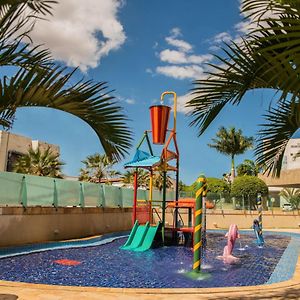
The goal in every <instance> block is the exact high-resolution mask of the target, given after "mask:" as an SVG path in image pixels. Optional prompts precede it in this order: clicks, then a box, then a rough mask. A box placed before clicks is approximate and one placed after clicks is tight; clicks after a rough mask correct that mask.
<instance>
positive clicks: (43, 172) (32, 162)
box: [13, 147, 64, 178]
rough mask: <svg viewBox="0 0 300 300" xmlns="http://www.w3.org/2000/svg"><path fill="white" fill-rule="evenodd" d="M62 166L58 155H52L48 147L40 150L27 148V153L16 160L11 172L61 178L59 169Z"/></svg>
mask: <svg viewBox="0 0 300 300" xmlns="http://www.w3.org/2000/svg"><path fill="white" fill-rule="evenodd" d="M63 165H64V163H63V162H61V161H60V160H59V154H58V153H54V152H53V151H52V150H51V149H50V147H48V148H47V149H46V150H42V149H41V148H40V147H39V148H38V149H36V150H34V149H33V148H29V150H28V153H27V154H24V155H22V156H20V157H19V158H17V159H16V161H15V163H14V165H13V171H14V172H17V173H23V174H31V175H37V176H47V177H54V178H62V177H63V176H62V171H61V167H62V166H63Z"/></svg>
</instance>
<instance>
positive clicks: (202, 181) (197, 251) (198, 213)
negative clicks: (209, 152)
mask: <svg viewBox="0 0 300 300" xmlns="http://www.w3.org/2000/svg"><path fill="white" fill-rule="evenodd" d="M196 187H197V190H196V208H195V227H194V247H193V250H194V262H193V271H194V272H200V270H201V251H202V230H201V228H202V198H203V194H204V192H205V190H206V187H207V184H206V178H205V177H204V176H200V177H199V178H198V179H197V186H196Z"/></svg>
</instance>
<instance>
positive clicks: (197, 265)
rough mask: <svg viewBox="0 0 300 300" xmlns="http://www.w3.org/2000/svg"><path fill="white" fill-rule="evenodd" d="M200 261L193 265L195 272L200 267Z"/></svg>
mask: <svg viewBox="0 0 300 300" xmlns="http://www.w3.org/2000/svg"><path fill="white" fill-rule="evenodd" d="M200 262H201V261H200V260H198V261H196V262H195V263H194V264H193V270H195V269H198V267H199V266H200Z"/></svg>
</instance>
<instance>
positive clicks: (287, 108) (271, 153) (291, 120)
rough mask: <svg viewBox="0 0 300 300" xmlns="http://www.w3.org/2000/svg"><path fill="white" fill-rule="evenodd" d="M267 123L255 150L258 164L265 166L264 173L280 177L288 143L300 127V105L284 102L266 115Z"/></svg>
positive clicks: (263, 127)
mask: <svg viewBox="0 0 300 300" xmlns="http://www.w3.org/2000/svg"><path fill="white" fill-rule="evenodd" d="M264 117H265V119H266V121H267V123H266V124H263V125H261V126H262V129H261V130H260V131H259V138H258V144H257V147H256V149H255V155H256V156H257V163H258V164H259V165H260V164H264V165H265V170H264V172H265V173H267V174H268V175H269V174H272V176H279V175H280V171H281V165H282V160H283V155H284V151H285V148H286V146H287V143H288V141H289V140H290V138H291V137H292V136H293V135H294V133H295V132H296V131H297V129H298V128H299V127H300V104H299V103H295V102H287V101H286V102H283V103H280V105H279V106H278V107H273V108H271V109H270V110H269V111H268V113H267V114H265V115H264Z"/></svg>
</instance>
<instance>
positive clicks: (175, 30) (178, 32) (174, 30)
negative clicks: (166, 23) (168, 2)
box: [170, 27, 182, 38]
mask: <svg viewBox="0 0 300 300" xmlns="http://www.w3.org/2000/svg"><path fill="white" fill-rule="evenodd" d="M170 33H171V36H172V37H174V38H176V37H178V36H181V35H182V34H181V30H180V28H179V27H174V28H172V29H171V30H170Z"/></svg>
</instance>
